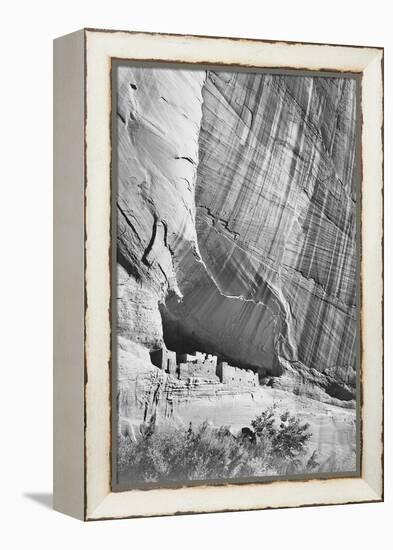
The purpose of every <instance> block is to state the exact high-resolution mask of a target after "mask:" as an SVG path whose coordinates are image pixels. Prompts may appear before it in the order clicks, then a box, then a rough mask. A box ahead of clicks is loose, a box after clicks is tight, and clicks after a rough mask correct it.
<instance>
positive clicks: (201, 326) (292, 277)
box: [117, 67, 357, 416]
mask: <svg viewBox="0 0 393 550" xmlns="http://www.w3.org/2000/svg"><path fill="white" fill-rule="evenodd" d="M355 92H356V90H355V81H353V80H350V79H331V78H329V79H327V78H316V77H313V78H311V77H310V78H304V77H301V78H299V77H294V76H291V77H289V76H285V77H283V76H278V75H274V76H272V75H263V74H251V73H224V72H217V73H216V72H212V71H208V72H207V73H206V72H204V71H194V70H192V71H186V70H185V71H179V70H170V69H149V70H146V69H142V68H129V67H121V68H120V69H119V74H118V113H117V114H118V198H117V200H118V204H117V206H118V211H117V216H118V261H119V276H118V296H117V297H118V300H117V302H118V306H117V308H118V335H119V337H120V338H121V350H122V351H121V353H120V354H119V365H120V366H119V368H120V371H121V373H122V374H121V375H120V379H121V380H123V381H124V384H123V383H122V382H121V380H120V381H119V389H120V393H121V395H120V401H121V402H124V400H125V401H126V402H129V400H130V399H131V397H130V395H131V396H132V395H134V397H133V398H132V399H134V405H135V406H137V407H139V409H138V410H139V411H140V412H141V411H142V410H144V408H145V407H146V406H147V407H149V406H150V405H151V399H153V397H152V396H153V395H154V388H157V384H158V382H157V380H158V378H159V379H160V380H161V382H160V384H159V385H160V387H161V389H162V391H164V390H163V388H164V387H165V384H168V380H167V377H166V376H164V375H163V374H162V373H159V374H157V372H156V371H155V370H154V369H155V368H154V367H152V365H151V364H150V363H149V359H148V355H144V352H143V353H142V352H141V349H144V350H145V351H146V350H152V349H156V348H159V347H160V346H161V345H162V343H163V339H164V338H165V341H166V343H167V345H168V347H169V348H171V349H174V346H177V347H181V346H185V348H188V349H184V351H191V349H190V348H194V349H199V350H201V351H204V352H211V353H218V354H220V355H221V356H222V357H224V358H228V359H229V360H230V361H231V362H233V363H234V364H237V365H239V366H243V367H247V368H249V367H253V368H260V369H261V370H262V372H265V373H266V374H271V375H274V377H273V378H266V383H267V384H268V385H270V386H276V387H281V388H284V389H290V390H291V391H293V392H295V393H301V394H304V395H307V396H310V397H314V398H317V399H319V400H321V401H330V402H332V403H335V404H340V405H341V404H347V403H349V402H350V401H351V400H352V399H353V398H354V396H355V385H356V384H355V382H356V376H355V356H356V345H355V342H356V325H357V320H356V299H357V298H356V254H355V236H356V216H355V209H356V189H355V186H354V184H353V170H354V161H355V109H356V94H355ZM135 346H137V347H135ZM136 349H137V350H138V352H136V351H135V350H136ZM141 353H142V356H143V357H144V359H143V360H141ZM143 364H145V367H146V368H145V370H144V368H143ZM135 365H139V367H138V368H136V367H135ZM136 372H138V373H139V374H138V376H139V380H140V381H141V380H142V382H141V383H142V386H143V384H145V385H144V386H143V387H144V388H145V390H146V388H148V387H150V386H151V389H148V390H146V391H145V390H143V391H142V390H141V391H139V395H142V394H143V395H144V396H145V397H144V398H143V399H144V404H143V405H142V404H139V405H137V401H138V399H139V398H137V397H135V396H136V394H137V393H138V392H136V390H135V384H136V378H137V377H136ZM154 377H156V378H157V377H158V378H157V380H153V378H154ZM151 380H153V382H151ZM126 381H127V382H126ZM143 381H144V382H143ZM170 383H171V384H172V386H173V381H172V382H170ZM177 384H178V383H177ZM175 386H176V384H175ZM122 388H124V392H123V393H122ZM176 388H177V389H176ZM176 388H175V389H173V388H172V389H171V392H170V393H171V395H172V396H173V395H175V400H176V395H178V396H179V399H180V398H181V397H182V396H183V397H184V395H185V394H186V393H187V392H189V389H187V390H186V389H185V388H183V387H180V386H179V385H177V386H176ZM160 391H161V390H160ZM165 391H166V390H165ZM165 391H164V394H163V395H167V394H168V392H167V393H166V394H165ZM198 391H199V390H195V392H194V393H193V395H194V396H198V395H201V394H200V393H199V394H198ZM209 391H212V390H210V389H209ZM156 395H158V393H156ZM127 396H128V397H127ZM132 399H131V401H132ZM143 399H142V400H143ZM171 399H172V397H171ZM166 401H167V399H166ZM146 403H147V405H146ZM149 404H150V405H149ZM127 407H128V405H127V406H125V405H124V406H123V408H122V410H123V412H124V415H125V416H129V413H130V410H129V409H127ZM165 410H166V409H165ZM141 414H142V413H141ZM165 414H166V413H165Z"/></svg>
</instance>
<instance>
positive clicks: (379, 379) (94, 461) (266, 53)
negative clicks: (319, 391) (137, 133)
mask: <svg viewBox="0 0 393 550" xmlns="http://www.w3.org/2000/svg"><path fill="white" fill-rule="evenodd" d="M77 35H78V37H79V38H78V40H79V50H78V51H77V52H76V54H75V55H76V56H77V57H78V56H79V57H78V59H79V60H80V59H84V75H83V83H82V84H83V86H82V88H83V90H84V99H85V104H84V121H83V122H84V127H83V137H84V142H85V152H84V159H83V160H84V175H83V177H81V174H77V176H78V185H79V186H80V189H84V199H85V204H84V219H83V221H84V232H85V234H84V235H82V234H81V235H80V239H81V241H80V242H83V243H84V251H85V261H84V270H83V272H84V277H85V292H84V298H83V302H84V307H85V319H84V343H83V353H84V365H83V364H75V365H74V369H71V370H72V372H74V374H75V373H76V374H75V376H74V378H72V377H71V376H69V377H68V378H67V377H65V378H64V376H63V378H62V379H61V380H62V384H63V386H64V384H66V385H68V386H70V387H69V388H68V387H67V389H69V391H70V392H71V395H73V394H78V395H79V397H80V392H81V391H83V390H84V394H83V412H81V407H80V406H79V408H78V413H77V414H75V418H74V421H75V423H76V427H75V433H74V435H73V434H72V433H69V434H68V439H67V441H68V443H73V438H75V442H77V444H78V450H79V451H81V449H80V446H81V434H83V449H82V451H83V455H84V464H83V467H84V469H83V475H81V472H80V468H81V465H80V460H81V459H80V453H79V455H78V456H75V457H74V456H70V457H69V460H68V462H67V460H66V461H64V460H63V461H62V462H61V457H62V449H61V448H59V444H57V447H55V463H56V460H57V461H58V462H59V464H60V462H61V464H62V468H63V469H64V468H66V469H67V467H68V468H69V470H70V471H71V472H73V471H75V472H78V477H77V478H76V479H78V480H80V483H82V484H83V490H81V491H79V493H78V495H79V496H77V497H76V496H75V494H74V493H75V491H74V493H72V494H71V492H70V489H68V488H67V487H65V484H64V483H62V482H61V468H60V467H59V468H57V469H56V468H55V507H56V508H57V509H59V510H60V511H65V512H66V513H71V515H75V516H77V517H79V518H80V519H84V520H97V519H108V518H124V517H144V516H156V515H172V514H184V513H205V512H219V511H230V510H253V509H263V508H282V507H293V506H310V505H327V504H344V503H355V502H375V501H381V500H383V351H382V350H383V318H382V300H383V257H382V240H383V220H382V216H383V213H382V208H383V49H382V48H369V47H359V46H335V45H322V44H320V45H318V44H305V43H289V42H271V41H263V40H246V39H233V38H218V37H215V38H213V37H197V36H182V35H162V34H147V33H137V32H136V33H132V32H125V31H104V30H94V29H85V30H83V31H79V33H77ZM71 36H73V35H69V37H71ZM69 37H65V38H63V39H58V40H59V41H63V42H62V43H61V44H63V45H64V49H65V50H67V48H69V47H70V46H69V45H68V46H67V39H68V38H69ZM81 37H83V47H81V45H80V44H81V42H82V41H81ZM68 41H69V40H68ZM58 44H59V45H60V42H58ZM59 49H60V47H59ZM112 59H123V60H134V61H145V62H147V61H166V62H172V63H198V64H204V65H207V64H213V65H214V64H215V65H221V66H225V65H228V66H231V65H232V66H233V65H237V66H241V67H248V68H251V67H252V68H265V69H285V70H299V69H302V70H309V71H310V70H311V71H322V70H323V71H333V72H347V73H348V72H351V73H360V74H361V81H362V106H361V111H362V136H361V140H362V182H361V194H362V204H363V208H362V213H361V249H362V256H361V293H362V311H361V341H362V353H361V361H362V365H361V373H362V388H363V392H362V396H361V414H362V423H361V424H362V428H361V429H362V434H361V435H362V451H363V452H362V464H361V466H362V468H361V477H358V478H353V477H351V478H334V479H313V480H309V481H298V480H296V481H282V480H277V481H273V482H270V483H250V484H244V485H238V484H230V483H228V484H227V485H225V486H224V485H221V486H208V485H198V486H196V487H195V486H194V487H181V488H177V489H168V488H166V489H164V488H161V489H150V490H141V489H134V490H129V491H123V492H112V490H111V372H110V364H111V305H110V304H111V278H110V271H111V270H110V267H111V226H110V223H111V221H110V220H111V216H110V213H111V186H110V176H111V166H110V165H111V143H110V134H111V132H110V130H111V78H110V71H111V63H112ZM74 61H75V59H74ZM57 63H59V61H57ZM55 65H56V59H55ZM70 68H71V65H70ZM60 70H61V68H60ZM97 90H99V92H98V91H97ZM65 93H66V91H63V95H64V94H65ZM63 99H64V97H63ZM56 105H57V102H56V94H55V107H56ZM79 122H80V121H79ZM55 129H56V130H55V133H56V132H60V131H61V129H62V128H61V123H60V124H59V127H56V125H55ZM75 132H76V134H77V135H78V136H79V134H80V132H81V129H80V127H79V126H78V125H77V124H76V125H75ZM70 147H72V144H71V145H70ZM67 154H69V156H71V159H68V160H72V151H71V152H70V151H69V150H68V149H67V147H66V148H65V149H64V150H63V151H62V152H58V155H59V156H61V155H65V156H67ZM73 154H74V156H76V154H77V151H73ZM56 174H57V172H56V158H55V180H56V179H57V180H58V181H57V183H56V181H55V186H56V185H58V186H59V187H60V186H61V185H64V184H66V183H67V181H65V180H66V179H67V178H66V177H65V176H61V174H57V176H56ZM80 189H79V191H80ZM55 216H56V209H55ZM78 220H79V218H78ZM376 243H378V245H377V246H376ZM57 245H58V246H65V244H64V238H63V241H62V242H61V240H59V242H58V243H57ZM59 310H60V308H59ZM60 313H61V311H60ZM55 325H56V316H55ZM55 332H56V326H55ZM78 346H79V347H78V349H80V346H81V342H80V341H78ZM60 347H61V346H60ZM60 352H62V353H63V355H64V357H60V359H59V358H58V360H57V366H56V365H55V372H56V371H57V372H58V373H60V374H64V371H65V368H66V366H67V350H66V349H60ZM60 355H62V354H61V353H60ZM81 372H82V376H83V378H84V388H81V387H80V379H81ZM78 376H79V378H78ZM60 378H61V377H58V379H60ZM76 378H78V380H79V381H77V382H76ZM75 384H78V387H75ZM55 387H56V380H55ZM78 392H79V393H78ZM56 395H57V397H58V399H59V400H60V405H61V403H62V400H63V401H65V399H66V397H62V396H60V395H59V392H57V393H56ZM69 399H70V398H69ZM71 400H72V399H71ZM58 407H59V406H58ZM66 420H67V419H64V418H57V420H56V418H55V430H56V429H58V430H60V432H62V431H64V430H65V425H66ZM56 457H57V458H56ZM63 458H64V457H63ZM78 468H79V470H78ZM69 477H72V476H69ZM81 493H83V503H82V502H81ZM56 494H57V495H58V498H56ZM71 501H72V504H69V503H70V502H71ZM56 503H57V504H56Z"/></svg>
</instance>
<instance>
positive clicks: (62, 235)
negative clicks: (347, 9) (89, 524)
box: [54, 29, 383, 520]
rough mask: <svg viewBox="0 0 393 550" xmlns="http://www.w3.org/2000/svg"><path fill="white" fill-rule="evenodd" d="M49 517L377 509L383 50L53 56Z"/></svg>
mask: <svg viewBox="0 0 393 550" xmlns="http://www.w3.org/2000/svg"><path fill="white" fill-rule="evenodd" d="M54 138H55V144H54V156H55V169H54V184H55V202H54V214H55V239H54V242H55V247H54V257H55V261H54V263H55V315H54V320H55V331H54V348H55V360H54V410H55V412H54V503H55V508H56V509H57V510H59V511H62V512H64V513H67V514H70V515H72V516H75V517H78V518H80V519H84V520H97V519H105V518H125V517H140V516H156V515H171V514H178V513H204V512H217V511H230V510H254V509H263V508H280V507H294V506H310V505H326V504H344V503H356V502H372V501H381V500H382V499H383V353H382V349H383V326H382V301H383V265H382V233H383V232H382V208H383V195H382V192H383V49H382V48H371V47H362V46H339V45H325V44H304V43H287V42H271V41H263V40H246V39H233V38H218V37H199V36H181V35H163V34H147V33H137V32H124V31H104V30H94V29H85V30H81V31H78V32H76V33H73V34H70V35H67V36H65V37H62V38H59V39H57V40H55V43H54Z"/></svg>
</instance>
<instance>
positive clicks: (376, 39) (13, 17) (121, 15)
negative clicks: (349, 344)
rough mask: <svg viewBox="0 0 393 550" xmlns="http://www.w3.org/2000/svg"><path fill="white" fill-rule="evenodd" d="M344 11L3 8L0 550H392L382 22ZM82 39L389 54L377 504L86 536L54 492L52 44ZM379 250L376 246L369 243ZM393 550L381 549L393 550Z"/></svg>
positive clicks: (119, 528)
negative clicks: (159, 35)
mask: <svg viewBox="0 0 393 550" xmlns="http://www.w3.org/2000/svg"><path fill="white" fill-rule="evenodd" d="M389 5H390V2H389V1H388V0H386V2H383V1H379V0H373V1H368V2H362V0H358V1H348V0H347V1H346V0H340V1H337V0H329V1H328V0H325V1H323V2H322V1H321V0H314V1H310V2H306V1H304V0H289V1H283V0H281V1H280V0H269V1H268V2H265V1H264V0H259V1H256V2H252V1H251V0H237V1H232V0H231V1H229V0H226V1H225V2H218V1H216V2H214V1H213V0H195V1H193V2H187V0H183V1H176V0H174V1H169V0H163V1H161V2H160V1H157V2H153V1H150V0H141V1H139V2H137V1H132V0H127V1H122V0H110V1H109V2H101V3H100V2H99V0H95V1H94V0H85V1H82V0H78V1H74V0H54V1H52V2H44V1H40V0H35V1H28V0H26V1H23V2H20V1H14V2H7V3H3V4H2V8H1V11H2V16H1V23H2V25H1V32H0V41H1V49H0V52H1V58H2V61H1V66H0V69H1V71H0V94H1V98H0V132H1V134H0V136H1V137H0V139H1V148H0V151H1V157H0V158H1V160H0V170H1V179H0V184H1V200H0V207H1V214H0V224H1V228H0V239H1V242H0V252H1V269H0V277H1V284H0V289H1V300H0V305H1V313H2V320H1V323H2V326H1V331H0V334H1V340H0V342H1V348H0V361H1V381H0V388H1V394H0V407H1V410H0V419H1V447H0V449H1V450H0V461H1V470H0V471H1V477H0V479H1V485H0V507H1V513H0V518H1V519H0V545H1V547H2V548H6V549H8V548H18V549H19V548H43V549H46V548H59V549H63V548H67V549H68V548H70V547H71V548H72V547H73V548H82V547H85V548H90V547H91V548H103V549H104V548H105V549H112V548H127V547H128V548H136V549H138V548H140V547H143V549H150V548H160V549H162V548H171V549H172V550H174V549H177V548H182V549H183V548H184V549H187V550H188V549H193V548H198V549H201V548H203V549H206V550H207V549H209V548H225V549H227V548H244V549H246V548H264V547H265V548H269V549H271V548H274V549H278V550H281V549H285V548H291V549H296V548H301V549H302V550H306V549H313V550H315V549H318V550H325V549H329V550H331V549H332V548H333V549H334V550H341V549H343V548H345V549H353V550H357V549H366V548H371V549H373V548H378V550H380V549H384V548H389V547H391V545H392V538H393V536H392V521H393V514H392V512H393V506H392V479H391V471H392V468H391V461H392V435H391V430H392V424H391V413H392V405H391V397H392V391H391V383H392V376H391V366H392V365H391V362H392V344H391V342H392V338H393V335H392V309H393V308H392V292H391V287H392V276H391V275H392V273H391V271H392V254H391V252H390V250H389V245H390V247H391V237H392V221H391V220H392V206H393V205H392V189H391V183H392V177H391V176H392V172H391V159H392V126H391V122H392V91H393V90H392V34H393V28H392V15H391V14H390V13H389V12H390V9H389ZM82 27H98V28H114V29H130V30H145V31H159V32H175V33H189V34H211V35H224V36H242V37H251V38H266V39H284V40H295V41H296V40H299V41H311V42H312V41H314V42H331V43H342V44H363V45H377V46H384V47H385V98H386V103H385V167H386V172H385V210H386V222H385V231H386V237H385V239H386V242H387V246H386V251H385V260H386V265H385V270H386V271H385V272H386V283H385V297H386V316H385V335H386V336H385V337H386V341H387V343H386V352H385V370H386V381H385V385H386V401H387V405H386V423H385V429H386V432H387V433H386V449H385V454H386V501H385V503H384V504H371V505H346V506H339V507H338V506H334V507H319V508H307V509H295V510H276V511H274V510H273V511H263V512H246V513H236V514H214V515H201V516H183V517H175V518H157V519H152V520H146V519H141V520H123V521H105V522H94V523H89V524H83V523H81V522H78V521H77V520H73V519H70V518H68V517H65V516H62V515H61V514H58V513H56V512H53V511H52V510H51V509H50V499H51V496H50V495H51V491H52V435H51V430H52V410H51V405H52V396H51V391H52V343H51V338H52V327H51V323H52V226H51V223H52V189H51V187H52V43H51V41H52V39H53V38H55V37H57V36H59V35H62V34H66V33H68V32H71V31H74V30H77V29H79V28H82ZM376 246H378V243H376ZM389 539H390V540H389Z"/></svg>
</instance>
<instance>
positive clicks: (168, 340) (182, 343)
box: [159, 304, 272, 383]
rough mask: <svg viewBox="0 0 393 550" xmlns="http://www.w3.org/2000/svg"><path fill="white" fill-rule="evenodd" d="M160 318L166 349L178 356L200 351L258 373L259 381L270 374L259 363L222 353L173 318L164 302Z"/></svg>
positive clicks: (161, 306) (211, 343)
mask: <svg viewBox="0 0 393 550" xmlns="http://www.w3.org/2000/svg"><path fill="white" fill-rule="evenodd" d="M159 309H160V313H161V320H162V329H163V340H164V344H165V347H166V349H167V350H169V351H170V352H174V353H175V354H176V357H177V358H179V357H181V356H184V355H185V354H189V355H195V354H197V353H202V354H206V355H207V356H208V355H212V356H215V357H217V362H218V364H221V363H228V364H229V365H231V366H233V367H237V368H239V369H242V370H248V371H252V372H254V373H255V374H258V378H259V382H260V383H264V382H265V380H266V379H267V378H270V377H271V376H272V373H271V372H269V371H268V370H267V369H266V368H264V367H263V366H261V365H255V364H253V363H251V362H250V363H248V362H244V361H239V359H237V358H235V357H233V356H231V355H228V354H227V353H222V351H221V350H220V349H219V348H218V347H217V346H216V345H215V344H214V342H212V341H210V340H207V339H205V338H203V337H201V336H200V335H199V334H197V333H196V331H194V330H192V331H189V330H187V329H185V327H184V324H183V322H182V319H181V318H180V319H178V318H174V317H173V316H172V315H171V312H170V309H168V307H167V305H166V304H160V306H159Z"/></svg>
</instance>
